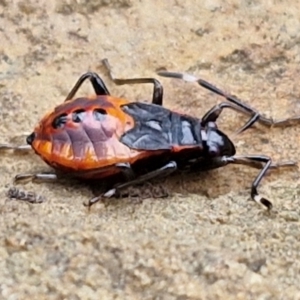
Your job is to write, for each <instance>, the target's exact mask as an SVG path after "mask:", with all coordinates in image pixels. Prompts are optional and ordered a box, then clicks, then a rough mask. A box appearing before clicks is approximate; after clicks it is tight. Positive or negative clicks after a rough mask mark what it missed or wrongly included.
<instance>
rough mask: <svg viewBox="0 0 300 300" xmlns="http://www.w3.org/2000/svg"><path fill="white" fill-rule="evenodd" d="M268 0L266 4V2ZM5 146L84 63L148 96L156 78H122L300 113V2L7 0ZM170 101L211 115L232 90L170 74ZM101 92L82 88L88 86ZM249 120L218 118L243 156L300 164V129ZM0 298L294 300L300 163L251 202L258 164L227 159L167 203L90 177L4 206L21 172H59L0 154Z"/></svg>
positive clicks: (171, 184) (0, 52)
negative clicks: (267, 203) (117, 190)
mask: <svg viewBox="0 0 300 300" xmlns="http://www.w3.org/2000/svg"><path fill="white" fill-rule="evenodd" d="M262 3H263V4H262ZM0 14H1V18H0V40H1V45H0V80H1V81H0V119H1V126H0V132H1V141H0V142H2V143H5V142H16V143H21V142H22V140H20V139H15V138H14V136H16V135H20V134H21V133H23V132H30V131H31V130H32V128H33V126H34V125H35V124H36V123H37V121H38V120H39V119H40V118H41V117H42V116H43V115H44V114H45V113H46V112H47V111H48V110H49V109H52V108H53V107H55V105H57V104H59V103H61V102H62V101H63V99H64V97H65V96H66V94H67V93H68V91H69V89H70V88H71V87H72V86H73V84H74V83H75V81H76V80H77V78H78V77H79V76H80V75H81V74H82V73H84V72H86V71H87V70H92V71H96V72H98V73H99V74H101V75H103V78H104V79H105V81H106V82H107V85H108V86H109V89H110V91H111V92H112V94H114V95H116V96H121V97H126V98H128V99H132V100H149V99H150V97H151V87H149V86H121V87H120V86H119V87H117V86H115V85H114V84H113V83H112V82H111V81H109V79H108V76H107V73H106V72H105V70H104V69H103V67H102V66H101V59H103V58H105V57H106V58H108V59H109V61H110V63H111V64H112V66H113V70H114V73H115V75H117V76H118V77H123V78H126V77H127V78H128V77H140V76H147V77H148V76H155V70H157V69H161V68H166V69H168V70H173V71H184V72H190V73H192V74H194V75H195V76H201V77H202V78H204V79H206V80H209V81H210V82H212V83H214V84H216V85H217V86H219V87H220V88H223V89H225V90H226V91H228V92H231V93H232V94H234V95H238V96H239V97H240V98H241V99H243V100H244V101H245V102H246V103H248V104H250V105H251V106H253V107H255V108H256V109H258V110H259V111H261V112H263V113H264V114H265V115H266V116H269V117H274V118H275V119H280V118H284V117H288V116H295V115H300V100H299V97H300V87H299V80H298V78H299V75H300V67H299V62H300V21H299V20H300V7H299V3H298V2H297V1H292V0H287V1H278V0H277V1H275V0H273V1H255V0H253V1H245V0H244V1H243V0H240V1H237V0H231V1H226V4H224V1H218V0H208V1H195V0H186V1H178V0H170V1H158V0H141V1H137V0H119V1H117V0H115V1H114V0H112V1H109V0H107V1H104V0H102V1H101V0H98V1H97V0H93V1H87V0H83V1H75V0H69V1H67V0H62V1H58V0H56V1H55V0H53V1H45V0H41V1H37V0H36V1H34V0H29V1H14V0H13V1H8V0H1V1H0ZM160 80H161V82H162V83H163V84H164V87H165V106H166V107H168V108H172V109H177V110H181V111H185V112H186V113H188V114H191V115H195V116H199V117H201V116H202V115H203V114H204V112H206V111H207V110H208V109H209V108H211V107H212V106H213V105H214V104H215V103H218V102H221V101H222V99H221V98H220V97H218V96H216V95H213V94H211V93H209V92H207V91H205V90H203V89H202V88H201V87H198V86H197V85H196V84H192V83H184V82H181V81H178V80H175V79H174V80H173V79H166V78H161V79H160ZM89 92H91V89H90V88H89V87H88V85H86V86H85V87H84V88H83V89H82V92H81V93H82V95H83V94H86V93H89ZM243 122H245V118H244V117H243V116H240V115H238V114H236V113H234V112H232V111H226V112H224V115H223V116H222V118H220V121H219V124H220V127H221V128H222V130H224V131H225V132H226V133H228V135H229V136H230V137H231V138H232V139H233V141H234V142H235V143H236V145H237V150H238V153H239V154H265V155H270V156H272V157H273V158H274V160H275V161H279V160H296V161H298V158H299V150H298V148H299V132H300V126H297V125H295V126H293V127H288V128H284V129H282V128H273V129H271V130H269V129H267V128H265V127H262V126H260V125H258V126H255V128H253V129H251V130H249V131H247V132H245V133H244V134H242V135H239V136H234V134H233V133H234V131H235V129H237V128H238V127H239V126H240V125H241V124H243ZM0 168H1V172H0V176H1V180H0V182H1V186H0V192H1V202H0V211H1V219H0V228H1V230H0V236H1V239H0V240H1V242H0V243H1V244H0V257H1V260H0V295H1V296H0V297H1V299H168V300H169V299H178V300H184V299H300V261H299V256H300V242H299V211H300V210H299V204H300V200H299V172H298V171H297V170H284V171H277V172H272V173H270V176H268V177H267V178H266V179H265V180H263V182H262V185H261V188H260V192H261V193H262V194H263V195H265V196H266V197H268V198H269V199H270V200H271V201H272V202H273V204H274V209H273V211H272V212H271V213H270V214H268V213H266V212H265V210H264V209H263V208H261V207H259V206H258V205H256V204H255V203H253V202H252V201H249V187H250V184H251V181H252V180H253V178H254V176H255V175H256V173H257V170H251V169H249V168H247V167H243V166H228V167H225V168H223V169H219V170H215V171H212V172H210V173H209V174H204V175H200V176H198V175H197V176H188V177H180V176H179V177H175V178H170V179H168V180H166V182H165V184H166V187H167V188H168V190H169V191H170V192H171V194H172V195H171V197H169V198H166V199H145V200H144V201H143V202H142V203H136V202H135V201H132V200H130V199H122V200H114V199H112V200H111V201H109V203H106V204H105V205H104V204H97V205H95V206H94V207H93V208H92V209H91V211H90V212H89V211H87V209H86V208H85V207H83V205H82V203H83V202H84V201H87V200H88V199H89V198H91V197H93V193H92V190H91V188H90V187H89V186H87V185H84V184H83V183H74V182H73V181H72V182H71V181H66V182H63V183H55V184H53V183H41V184H36V183H35V184H33V183H28V184H26V185H25V184H24V185H20V186H18V188H20V189H24V190H27V191H32V192H36V193H38V194H39V195H42V196H44V197H45V198H46V199H47V200H46V202H44V203H41V204H35V205H34V204H28V203H25V202H22V201H16V200H10V199H9V198H8V197H7V196H6V193H7V190H8V189H9V187H11V186H13V177H14V176H15V175H16V174H18V173H21V172H34V171H46V170H49V168H48V166H46V165H45V164H44V163H43V162H42V161H41V160H40V159H39V158H38V157H37V156H35V155H34V154H32V155H31V154H28V155H19V154H17V153H1V165H0Z"/></svg>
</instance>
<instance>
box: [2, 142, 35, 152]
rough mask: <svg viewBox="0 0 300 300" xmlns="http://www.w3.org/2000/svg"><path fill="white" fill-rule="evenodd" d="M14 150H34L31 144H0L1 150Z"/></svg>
mask: <svg viewBox="0 0 300 300" xmlns="http://www.w3.org/2000/svg"><path fill="white" fill-rule="evenodd" d="M7 150H13V151H16V152H22V153H27V152H29V151H31V150H32V148H31V146H30V145H20V146H14V145H11V144H0V151H7Z"/></svg>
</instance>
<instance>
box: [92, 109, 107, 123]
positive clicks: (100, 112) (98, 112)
mask: <svg viewBox="0 0 300 300" xmlns="http://www.w3.org/2000/svg"><path fill="white" fill-rule="evenodd" d="M105 115H107V112H106V110H105V109H103V108H96V109H94V111H93V116H94V118H95V120H97V121H103V119H104V116H105Z"/></svg>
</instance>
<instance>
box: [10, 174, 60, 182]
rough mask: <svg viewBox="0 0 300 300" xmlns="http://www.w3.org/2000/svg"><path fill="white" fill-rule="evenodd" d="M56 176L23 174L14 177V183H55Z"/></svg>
mask: <svg viewBox="0 0 300 300" xmlns="http://www.w3.org/2000/svg"><path fill="white" fill-rule="evenodd" d="M56 180H57V175H56V174H55V173H36V174H33V173H24V174H18V175H16V176H15V182H29V181H33V182H45V181H48V182H49V181H50V182H51V181H56Z"/></svg>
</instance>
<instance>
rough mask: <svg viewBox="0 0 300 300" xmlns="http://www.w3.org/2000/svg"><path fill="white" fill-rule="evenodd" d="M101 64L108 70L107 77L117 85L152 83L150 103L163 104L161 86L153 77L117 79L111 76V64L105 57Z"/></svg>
mask: <svg viewBox="0 0 300 300" xmlns="http://www.w3.org/2000/svg"><path fill="white" fill-rule="evenodd" d="M102 63H103V65H104V66H105V68H106V69H107V71H108V74H109V77H110V78H111V80H112V81H113V82H114V83H115V84H117V85H123V84H140V83H152V84H153V85H154V88H153V96H152V103H153V104H157V105H162V104H163V86H162V85H161V83H160V82H159V81H158V80H157V79H155V78H130V79H119V78H115V77H114V76H113V73H112V70H111V66H110V64H109V62H108V60H107V59H106V58H105V59H103V60H102Z"/></svg>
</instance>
